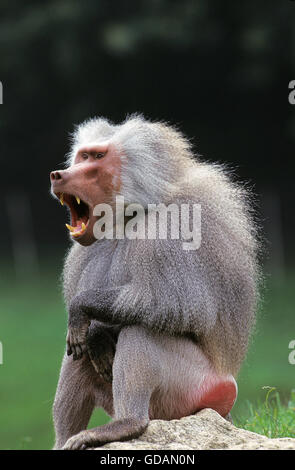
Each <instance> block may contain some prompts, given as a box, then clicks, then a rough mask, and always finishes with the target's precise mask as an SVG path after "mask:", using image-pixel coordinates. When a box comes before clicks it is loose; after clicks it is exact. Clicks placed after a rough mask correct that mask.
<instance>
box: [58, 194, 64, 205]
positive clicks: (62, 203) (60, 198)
mask: <svg viewBox="0 0 295 470" xmlns="http://www.w3.org/2000/svg"><path fill="white" fill-rule="evenodd" d="M59 201H60V203H61V205H62V206H63V205H64V193H61V195H60V196H59Z"/></svg>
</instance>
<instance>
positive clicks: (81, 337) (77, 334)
mask: <svg viewBox="0 0 295 470" xmlns="http://www.w3.org/2000/svg"><path fill="white" fill-rule="evenodd" d="M89 325H90V321H89V320H85V321H84V322H79V324H74V325H73V324H71V322H69V326H68V334H67V355H68V356H70V355H71V354H73V359H74V361H76V360H77V359H81V358H82V356H83V354H84V352H85V351H86V349H87V344H86V339H87V333H88V328H89Z"/></svg>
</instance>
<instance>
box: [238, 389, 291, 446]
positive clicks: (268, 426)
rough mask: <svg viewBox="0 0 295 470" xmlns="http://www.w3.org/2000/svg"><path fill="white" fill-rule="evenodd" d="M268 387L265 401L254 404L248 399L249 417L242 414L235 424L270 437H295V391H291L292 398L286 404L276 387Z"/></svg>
mask: <svg viewBox="0 0 295 470" xmlns="http://www.w3.org/2000/svg"><path fill="white" fill-rule="evenodd" d="M266 388H268V392H267V394H266V397H265V400H264V402H258V403H257V404H256V405H253V404H252V403H250V402H249V401H248V402H247V408H248V417H247V416H242V417H240V419H238V420H237V421H236V422H235V423H234V424H235V425H236V426H238V427H239V428H243V429H247V430H248V431H252V432H256V433H258V434H263V435H264V436H267V437H270V438H278V437H293V438H295V391H294V390H293V391H292V392H291V397H290V400H289V402H288V403H287V405H286V406H284V405H282V403H281V399H280V395H279V393H278V392H277V391H275V388H274V387H266ZM273 392H275V393H273Z"/></svg>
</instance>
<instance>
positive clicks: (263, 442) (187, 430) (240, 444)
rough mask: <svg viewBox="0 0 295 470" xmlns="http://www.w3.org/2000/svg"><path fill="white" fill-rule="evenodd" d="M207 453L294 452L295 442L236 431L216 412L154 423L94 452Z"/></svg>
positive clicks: (205, 412) (289, 439)
mask: <svg viewBox="0 0 295 470" xmlns="http://www.w3.org/2000/svg"><path fill="white" fill-rule="evenodd" d="M107 449H109V450H133V449H134V450H136V449H147V450H153V449H154V450H161V449H162V450H210V449H224V450H226V449H228V450H234V449H247V450H249V449H251V450H254V449H258V450H259V449H261V450H262V449H274V450H275V449H294V450H295V439H291V438H288V437H286V438H280V439H269V438H268V437H265V436H262V435H260V434H256V433H254V432H250V431H245V430H244V429H239V428H236V427H235V426H234V425H233V424H231V423H229V422H228V421H226V420H225V419H223V418H222V417H221V416H220V415H219V414H218V413H216V411H213V410H211V409H206V410H202V411H200V412H199V413H197V414H196V415H192V416H187V417H185V418H182V419H179V420H178V419H175V420H172V421H162V420H154V421H151V423H150V424H149V426H148V429H147V430H146V431H145V433H144V434H142V436H140V437H139V438H138V439H132V440H131V441H127V442H112V443H109V444H106V445H104V446H102V447H100V448H97V449H96V450H107Z"/></svg>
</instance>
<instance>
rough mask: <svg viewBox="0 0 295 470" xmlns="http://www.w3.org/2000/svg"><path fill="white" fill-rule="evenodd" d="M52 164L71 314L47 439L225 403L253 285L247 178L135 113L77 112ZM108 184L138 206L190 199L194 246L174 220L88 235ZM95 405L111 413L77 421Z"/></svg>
mask: <svg viewBox="0 0 295 470" xmlns="http://www.w3.org/2000/svg"><path fill="white" fill-rule="evenodd" d="M50 177H51V183H52V194H53V195H54V196H55V197H56V198H57V199H59V200H60V201H61V203H62V204H65V205H66V206H67V207H68V209H69V213H70V217H71V222H70V224H67V227H68V229H69V231H70V232H69V233H70V238H71V240H72V241H73V244H72V247H71V249H70V251H69V253H68V255H67V258H66V261H65V266H64V274H63V279H64V295H65V301H66V306H67V310H68V313H69V320H68V335H67V351H66V353H65V356H64V359H63V363H62V368H61V373H60V378H59V383H58V388H57V393H56V397H55V401H54V407H53V414H54V423H55V431H56V443H55V448H56V449H60V448H63V449H83V448H86V447H94V446H100V445H102V444H104V443H107V442H110V441H115V440H128V439H131V438H134V437H136V436H138V435H140V434H141V433H142V432H143V431H144V430H145V429H146V427H147V425H148V422H149V420H151V419H156V418H159V419H166V420H170V419H174V418H181V417H183V416H187V415H190V414H193V413H196V412H197V411H199V410H201V409H203V408H207V407H209V408H213V409H215V410H216V411H217V412H218V413H220V414H221V415H222V416H223V417H226V416H228V414H229V412H230V410H231V408H232V406H233V405H234V402H235V399H236V396H237V385H236V380H235V379H236V377H237V373H238V371H239V368H240V365H241V362H242V361H243V359H244V357H245V354H246V351H247V345H248V340H249V336H250V334H251V331H252V327H253V325H254V322H255V311H256V308H257V301H258V296H259V281H260V269H259V262H258V254H259V245H260V244H259V241H258V239H259V237H258V235H257V228H256V222H255V217H254V216H253V208H252V206H253V204H252V202H251V195H250V194H249V191H248V190H247V189H246V188H245V186H244V185H242V184H238V183H237V182H236V181H234V180H233V178H232V177H231V175H230V173H229V172H228V171H227V170H226V169H225V168H224V167H223V166H222V165H218V164H212V163H208V162H205V161H203V160H202V159H201V158H200V157H199V156H198V155H196V154H195V153H194V151H193V149H192V146H191V144H190V142H189V140H188V139H187V138H186V137H184V135H183V134H182V133H181V132H180V131H179V130H177V129H176V128H174V127H173V126H170V125H168V124H166V123H163V122H151V121H149V120H147V119H145V118H144V117H143V116H141V115H132V116H130V117H128V118H127V119H126V120H125V121H124V122H123V123H122V124H113V123H111V122H109V121H108V120H107V119H103V118H94V119H91V120H88V121H86V122H84V123H83V124H81V125H80V126H78V127H77V129H76V131H75V133H74V135H73V139H72V147H71V151H70V153H69V158H68V160H67V167H66V169H64V170H58V171H53V172H52V173H51V175H50ZM117 196H123V197H124V205H125V206H124V207H127V206H128V205H130V204H135V203H136V204H140V205H141V206H142V207H143V208H144V211H145V212H144V213H145V214H146V212H147V208H148V205H150V204H155V205H157V204H164V205H165V206H169V205H170V204H176V205H177V207H180V206H182V205H184V204H190V205H191V204H198V205H199V206H200V207H201V244H200V246H199V248H198V249H195V250H190V249H189V250H184V249H183V241H184V240H183V237H182V236H181V234H180V237H179V238H178V239H176V238H174V239H172V238H171V237H170V238H169V237H167V238H166V239H163V238H161V237H159V236H157V237H155V238H154V239H148V238H136V237H135V238H132V239H130V238H127V237H121V238H118V237H117V238H116V237H114V238H107V237H103V236H102V237H100V238H97V237H96V236H95V224H96V223H97V221H99V220H100V217H102V215H101V216H99V215H95V214H96V212H95V210H94V208H95V207H96V206H97V205H99V204H102V203H104V204H108V205H109V206H110V207H112V209H114V210H115V211H116V207H115V198H116V197H117ZM127 220H130V218H128V217H126V219H124V223H127V222H126V221H127ZM190 220H191V219H190ZM114 223H115V222H114ZM168 225H169V227H170V228H171V225H172V222H171V220H170V219H169V220H168ZM94 407H102V408H103V409H104V410H105V411H106V412H107V413H108V414H109V415H110V416H111V417H112V421H111V422H109V423H108V424H106V425H103V426H100V427H97V428H95V429H89V430H87V429H86V428H87V425H88V422H89V419H90V416H91V414H92V411H93V409H94Z"/></svg>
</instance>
